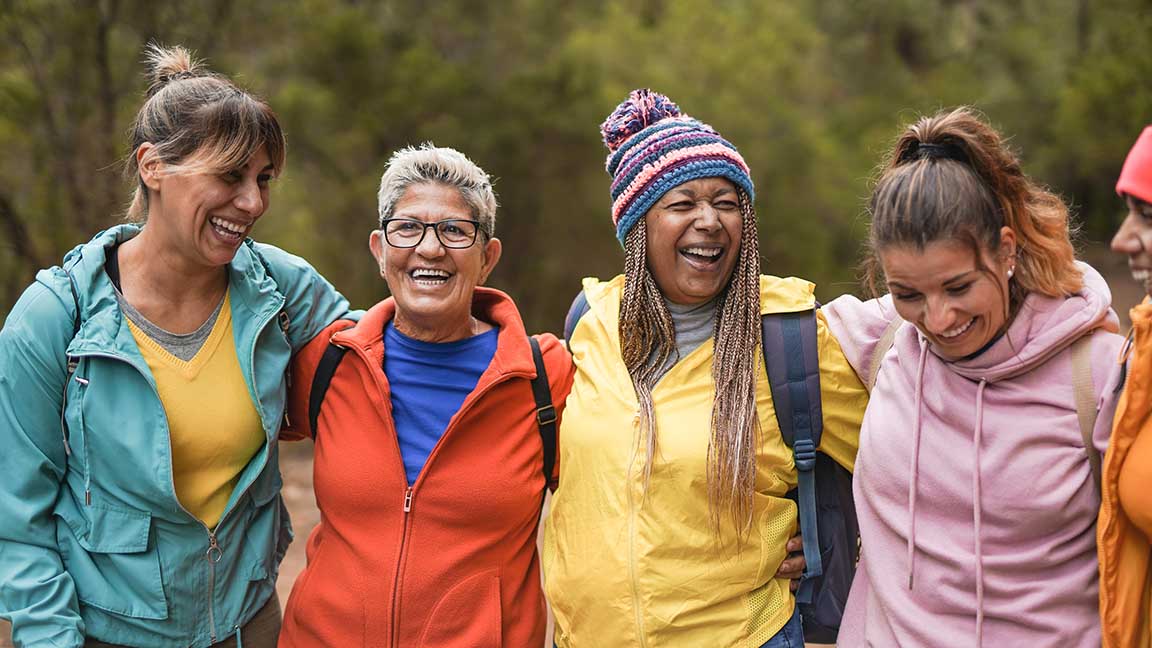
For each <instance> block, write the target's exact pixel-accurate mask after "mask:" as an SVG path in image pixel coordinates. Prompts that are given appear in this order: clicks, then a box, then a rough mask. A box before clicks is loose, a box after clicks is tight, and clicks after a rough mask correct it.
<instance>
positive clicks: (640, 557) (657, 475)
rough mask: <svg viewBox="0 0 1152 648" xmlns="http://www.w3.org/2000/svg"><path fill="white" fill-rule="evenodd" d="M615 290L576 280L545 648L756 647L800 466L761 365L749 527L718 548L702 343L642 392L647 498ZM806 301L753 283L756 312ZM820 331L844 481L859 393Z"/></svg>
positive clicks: (791, 287)
mask: <svg viewBox="0 0 1152 648" xmlns="http://www.w3.org/2000/svg"><path fill="white" fill-rule="evenodd" d="M623 289H624V277H623V276H618V277H616V278H615V279H613V280H611V281H609V282H600V281H598V280H596V279H585V280H584V293H585V295H586V296H587V298H588V304H589V311H588V312H587V313H586V314H585V315H584V317H583V318H582V319H581V320H580V323H579V324H578V325H577V326H576V329H575V331H574V332H573V334H572V339H571V340H570V341H569V343H570V345H571V348H572V353H573V356H574V360H575V365H576V377H575V384H574V385H573V387H572V392H571V394H570V395H569V397H568V401H567V407H566V410H565V413H564V420H563V422H562V424H561V427H560V441H559V446H560V467H561V474H560V486H559V488H558V489H557V491H556V492H555V495H554V496H553V499H552V512H551V514H550V515H549V517H548V520H547V523H546V526H545V540H544V558H543V560H544V581H545V591H546V594H547V596H548V600H549V601H550V602H551V604H552V609H553V611H554V612H555V615H556V635H555V640H556V644H557V645H558V646H559V648H572V647H576V648H584V647H587V646H596V647H601V646H640V647H645V646H677V647H681V646H686V647H692V646H708V647H714V646H715V647H719V646H742V647H749V648H759V646H761V645H762V644H763V643H764V642H765V641H767V640H768V639H769V638H771V637H772V635H774V634H775V633H776V632H777V631H778V630H779V629H780V628H781V627H783V626H784V624H785V622H787V621H788V619H789V618H790V617H791V615H792V612H793V607H794V605H795V603H794V599H793V597H792V595H791V594H790V593H789V589H788V581H787V580H784V579H776V578H773V576H774V575H775V572H776V569H777V568H778V567H779V565H780V562H781V561H782V560H784V558H785V557H786V551H785V548H784V545H785V542H786V541H787V540H788V538H789V537H791V536H792V535H793V534H795V533H796V529H797V518H796V505H795V503H793V502H792V500H790V499H788V498H786V497H785V494H786V493H787V492H788V491H789V490H791V489H793V488H795V487H796V480H797V478H796V469H795V465H794V464H793V460H792V452H791V450H790V449H789V448H788V447H787V446H786V445H785V444H784V441H783V440H782V439H781V438H780V432H779V428H778V426H777V424H776V414H775V411H774V409H773V407H772V397H771V395H770V391H769V387H768V377H767V375H766V374H765V373H764V370H763V368H762V365H763V362H762V361H761V362H759V363H758V366H760V367H761V368H760V369H759V375H758V377H757V381H756V402H757V409H758V411H759V417H760V429H761V436H760V438H761V444H760V448H759V452H758V459H757V466H758V471H757V475H756V496H755V498H754V499H753V526H752V531H751V533H750V535H749V536H748V538H747V540H746V541H745V542H743V543H741V542H740V541H739V537H738V533H737V531H736V530H735V528H734V527H733V525H732V523H731V520H730V518H729V517H728V516H724V519H723V524H724V526H723V527H722V529H721V537H719V538H717V537H716V535H715V534H714V533H713V532H712V530H711V524H710V522H709V509H708V491H707V476H706V475H707V463H708V440H709V437H710V435H711V416H712V400H713V394H714V389H713V384H712V358H713V341H712V340H708V341H706V342H705V343H704V344H703V345H701V346H700V347H699V348H697V349H696V350H695V351H693V352H691V353H689V354H688V355H687V356H685V357H683V358H681V359H680V361H679V362H677V364H676V365H675V366H673V367H672V369H671V370H669V371H668V373H667V374H665V375H664V377H663V378H662V379H661V380H660V382H659V383H658V384H657V385H656V388H655V389H654V390H653V394H652V398H653V401H654V411H655V413H656V414H655V415H656V430H657V451H656V458H655V462H654V465H653V467H652V472H651V478H650V479H651V481H650V483H649V485H648V488H647V491H645V488H644V482H643V480H644V477H643V474H644V461H645V453H644V451H643V450H642V449H640V450H637V448H638V447H639V448H643V445H640V446H638V445H637V431H638V430H639V414H638V404H637V400H636V394H635V390H634V389H633V387H632V382H631V380H630V378H629V377H628V372H627V370H626V369H625V367H624V362H623V360H622V359H621V356H620V339H619V334H618V331H619V326H618V323H619V313H620V300H621V296H622V294H623ZM813 299H814V298H813V285H812V284H811V283H808V282H807V281H803V280H801V279H796V278H787V279H780V278H777V277H767V276H764V277H761V278H760V304H761V312H762V313H772V312H795V311H800V310H805V309H808V308H811V307H812V304H813ZM817 326H818V344H819V353H820V391H821V399H822V403H823V412H824V435H823V443H822V446H821V449H822V450H823V451H824V452H826V453H827V454H828V455H830V456H831V457H832V458H833V459H835V460H836V461H837V462H839V463H840V464H841V465H843V466H845V467H846V468H848V469H851V468H852V464H853V461H854V458H855V456H856V449H857V446H858V444H859V433H860V421H861V419H862V417H863V414H864V408H865V406H866V405H867V393H866V391H865V389H864V386H863V385H862V384H861V382H860V380H859V379H858V378H857V376H856V374H855V373H854V372H853V370H852V368H851V367H850V366H849V364H848V361H847V360H846V359H845V358H844V355H843V353H842V352H841V350H840V345H839V344H838V343H837V342H836V340H835V339H834V338H833V337H832V335H831V333H830V332H829V330H828V327H827V325H826V323H825V321H824V318H823V316H818V318H817ZM633 459H634V460H635V461H634V463H631V464H630V462H632V460H633ZM630 467H631V469H630Z"/></svg>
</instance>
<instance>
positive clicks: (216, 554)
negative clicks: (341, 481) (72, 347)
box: [76, 307, 279, 643]
mask: <svg viewBox="0 0 1152 648" xmlns="http://www.w3.org/2000/svg"><path fill="white" fill-rule="evenodd" d="M277 310H279V307H277ZM273 314H274V313H273ZM273 314H269V315H268V316H266V317H265V318H264V319H263V320H262V321H261V322H260V324H259V325H257V327H256V335H255V336H254V337H253V338H252V349H251V350H250V352H249V361H248V366H249V367H250V368H251V374H252V381H253V384H252V388H253V390H255V375H256V371H255V364H256V340H257V339H258V338H259V337H260V334H261V333H263V332H264V329H265V327H267V326H268V323H269V322H271V321H272V315H273ZM76 357H77V358H79V357H100V358H108V359H111V360H119V361H121V362H124V363H127V364H128V365H129V366H131V367H132V368H134V369H135V370H136V371H137V372H139V373H140V375H141V376H142V377H143V378H144V382H146V383H148V386H149V387H151V388H152V393H153V394H154V395H155V396H156V402H157V403H160V406H161V409H163V405H164V402H163V401H162V400H160V390H159V389H158V388H157V387H156V383H155V382H154V381H153V380H151V379H150V378H149V377H148V374H147V373H145V372H144V371H143V370H141V368H140V366H139V365H137V364H136V363H135V362H133V361H132V360H131V359H129V358H127V357H125V356H121V355H118V354H115V353H84V354H81V355H78V356H76ZM256 411H257V413H260V414H262V413H263V412H262V411H261V409H260V406H259V401H257V403H256ZM164 421H165V431H166V432H167V437H168V461H169V464H171V462H172V431H171V429H170V428H168V426H167V421H168V417H167V415H165V417H164ZM260 424H261V427H263V425H264V419H263V417H261V419H260ZM265 444H266V445H267V444H268V441H267V439H265ZM269 453H270V451H268V452H266V453H265V454H264V463H263V464H262V465H261V466H260V469H259V470H257V471H256V474H257V475H259V474H260V473H262V472H264V469H265V468H266V467H267V466H268V454H269ZM252 481H253V482H255V480H252ZM168 483H169V485H171V486H172V495H173V496H174V497H175V499H176V505H177V506H178V507H180V510H181V511H183V512H184V514H185V515H187V516H188V517H189V518H191V519H192V520H194V521H196V523H197V524H199V525H200V527H201V528H202V529H204V533H205V534H207V536H208V549H207V551H206V552H205V558H206V559H207V562H208V592H207V594H208V596H207V599H208V638H209V641H210V642H211V643H216V636H217V635H216V612H215V603H216V563H218V562H220V560H221V558H223V557H224V550H223V548H222V547H221V546H220V543H219V542H218V541H217V539H216V532H215V531H213V530H212V529H209V528H208V525H207V524H204V522H203V521H202V520H201V519H200V518H198V517H196V516H195V515H192V513H191V512H189V511H188V509H187V508H185V507H184V504H182V503H181V502H180V498H179V497H178V496H176V478H175V477H174V476H173V474H172V471H171V470H169V471H168ZM251 488H252V483H251V482H250V483H249V484H248V485H247V486H245V487H244V491H243V492H242V493H240V495H239V497H237V498H236V501H237V502H239V501H240V499H241V498H243V497H244V495H246V494H247V493H248V491H249V490H250V489H251ZM85 497H86V498H89V499H88V503H89V504H91V499H90V495H88V494H87V493H86V494H85ZM236 508H237V507H235V506H233V507H232V508H231V509H228V510H226V511H224V513H223V514H222V515H221V516H220V520H219V521H218V522H217V523H216V528H217V529H219V528H220V527H221V526H222V525H223V524H224V521H225V520H227V519H228V516H229V515H230V514H231V513H232V511H234V510H236ZM213 558H215V559H213Z"/></svg>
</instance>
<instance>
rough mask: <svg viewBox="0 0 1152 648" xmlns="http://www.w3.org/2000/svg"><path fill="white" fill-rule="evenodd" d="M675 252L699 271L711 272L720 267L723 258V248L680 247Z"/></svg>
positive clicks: (710, 246) (711, 246) (712, 246)
mask: <svg viewBox="0 0 1152 648" xmlns="http://www.w3.org/2000/svg"><path fill="white" fill-rule="evenodd" d="M677 252H679V253H680V256H681V257H683V258H684V259H686V260H687V261H688V263H689V265H691V266H692V267H694V268H697V269H699V270H712V269H714V268H716V267H717V266H719V265H720V259H721V258H723V257H724V252H725V250H724V248H723V247H718V246H714V245H709V246H689V247H682V248H680V249H679V250H677Z"/></svg>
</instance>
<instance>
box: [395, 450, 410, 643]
mask: <svg viewBox="0 0 1152 648" xmlns="http://www.w3.org/2000/svg"><path fill="white" fill-rule="evenodd" d="M397 447H399V442H397ZM405 479H407V477H405ZM412 488H413V487H412V486H409V487H407V488H405V489H404V524H403V528H402V529H401V532H400V553H399V556H398V558H397V564H396V580H395V581H394V582H393V583H392V641H391V644H392V646H394V647H395V648H400V572H401V569H402V568H403V566H404V558H405V555H406V554H407V549H408V513H409V512H411V511H412Z"/></svg>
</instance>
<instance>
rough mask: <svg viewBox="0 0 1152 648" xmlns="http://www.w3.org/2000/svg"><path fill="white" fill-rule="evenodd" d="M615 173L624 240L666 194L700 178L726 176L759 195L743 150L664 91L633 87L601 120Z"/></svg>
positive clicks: (615, 208) (615, 203)
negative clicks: (737, 148) (681, 108)
mask: <svg viewBox="0 0 1152 648" xmlns="http://www.w3.org/2000/svg"><path fill="white" fill-rule="evenodd" d="M600 134H601V135H603V137H604V145H605V146H607V147H608V151H609V153H608V164H607V168H608V173H609V174H611V175H612V222H613V223H614V224H615V225H616V238H617V239H619V240H620V244H621V245H623V244H624V239H625V238H626V237H627V236H628V232H629V231H630V230H631V229H632V227H633V226H634V225H635V224H636V223H637V222H638V221H639V220H640V219H641V218H643V217H644V214H646V213H648V210H649V209H651V208H652V205H654V204H656V201H658V200H660V198H661V196H663V195H664V194H666V193H668V192H669V191H670V190H672V189H674V188H675V187H677V186H679V185H681V184H684V183H685V182H688V181H689V180H696V179H698V178H726V179H728V180H731V181H732V183H733V184H735V185H736V186H737V187H738V188H740V189H743V190H744V191H745V192H746V193H747V194H748V199H749V200H751V199H752V198H754V197H755V188H754V187H753V185H752V177H751V176H750V175H749V174H748V173H749V172H748V165H747V164H746V163H745V162H744V158H742V157H740V152H739V151H737V150H736V147H735V146H732V144H730V143H729V142H728V141H727V140H725V139H724V138H723V137H720V134H719V133H717V132H716V131H715V130H713V129H712V127H711V126H709V125H708V124H705V123H702V122H699V121H697V120H695V119H692V118H691V117H689V116H688V115H685V114H683V113H681V112H680V107H679V106H677V105H676V104H675V103H673V102H672V100H671V99H669V98H668V97H665V96H664V95H662V94H660V93H658V92H653V91H652V90H649V89H647V88H641V89H639V90H633V91H632V93H631V94H630V95H628V98H627V99H626V100H624V102H623V103H621V104H620V105H619V106H617V107H616V110H614V111H612V114H611V115H608V119H606V120H604V123H603V124H601V125H600Z"/></svg>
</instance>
